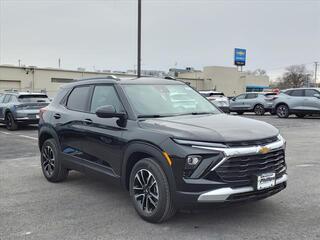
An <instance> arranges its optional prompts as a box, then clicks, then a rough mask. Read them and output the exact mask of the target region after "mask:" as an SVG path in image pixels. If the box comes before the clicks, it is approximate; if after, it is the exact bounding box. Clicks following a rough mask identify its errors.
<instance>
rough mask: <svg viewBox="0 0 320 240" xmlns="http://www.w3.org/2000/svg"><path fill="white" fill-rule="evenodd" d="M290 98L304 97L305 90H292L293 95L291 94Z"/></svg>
mask: <svg viewBox="0 0 320 240" xmlns="http://www.w3.org/2000/svg"><path fill="white" fill-rule="evenodd" d="M290 96H293V97H303V96H304V90H303V89H299V90H292V91H291V93H290Z"/></svg>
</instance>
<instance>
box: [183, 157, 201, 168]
mask: <svg viewBox="0 0 320 240" xmlns="http://www.w3.org/2000/svg"><path fill="white" fill-rule="evenodd" d="M201 160H202V157H201V156H199V155H189V156H188V157H187V160H186V169H193V168H195V167H196V166H198V164H199V163H200V162H201Z"/></svg>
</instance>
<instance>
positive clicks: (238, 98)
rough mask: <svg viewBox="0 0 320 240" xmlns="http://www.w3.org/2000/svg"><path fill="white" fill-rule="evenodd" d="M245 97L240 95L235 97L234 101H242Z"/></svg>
mask: <svg viewBox="0 0 320 240" xmlns="http://www.w3.org/2000/svg"><path fill="white" fill-rule="evenodd" d="M245 97H246V95H245V94H242V95H239V96H238V97H236V100H242V99H245Z"/></svg>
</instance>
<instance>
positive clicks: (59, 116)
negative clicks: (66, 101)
mask: <svg viewBox="0 0 320 240" xmlns="http://www.w3.org/2000/svg"><path fill="white" fill-rule="evenodd" d="M53 117H54V118H55V119H59V118H61V114H59V113H56V114H55V115H53Z"/></svg>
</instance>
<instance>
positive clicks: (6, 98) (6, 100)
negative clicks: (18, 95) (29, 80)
mask: <svg viewBox="0 0 320 240" xmlns="http://www.w3.org/2000/svg"><path fill="white" fill-rule="evenodd" d="M10 98H11V95H9V94H6V95H5V96H4V99H3V103H8V102H10Z"/></svg>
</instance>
